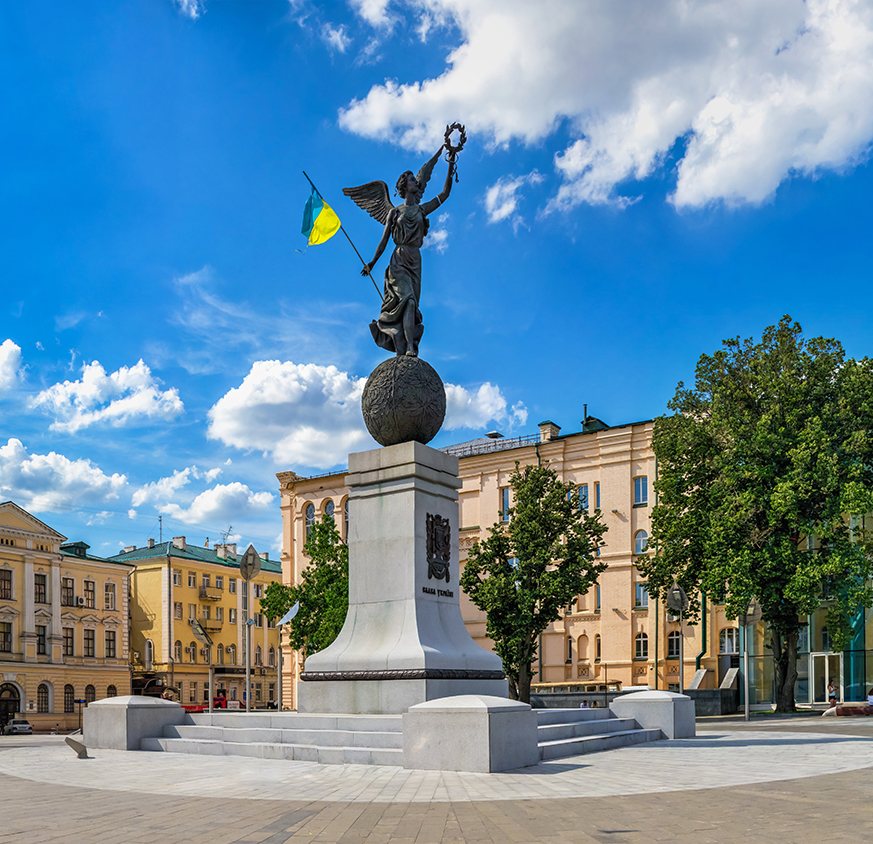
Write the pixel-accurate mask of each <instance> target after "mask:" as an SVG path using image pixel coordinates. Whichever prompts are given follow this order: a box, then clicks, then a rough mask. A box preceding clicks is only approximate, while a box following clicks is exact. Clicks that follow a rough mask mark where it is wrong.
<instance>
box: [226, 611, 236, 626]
mask: <svg viewBox="0 0 873 844" xmlns="http://www.w3.org/2000/svg"><path fill="white" fill-rule="evenodd" d="M227 620H228V622H229V623H230V624H236V610H235V609H234V608H233V607H231V608H229V609H228V611H227Z"/></svg>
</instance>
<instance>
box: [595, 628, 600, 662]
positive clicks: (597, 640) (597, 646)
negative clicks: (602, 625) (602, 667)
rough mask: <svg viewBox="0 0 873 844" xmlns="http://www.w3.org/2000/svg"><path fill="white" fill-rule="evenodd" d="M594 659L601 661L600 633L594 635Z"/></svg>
mask: <svg viewBox="0 0 873 844" xmlns="http://www.w3.org/2000/svg"><path fill="white" fill-rule="evenodd" d="M594 661H595V662H600V634H599V633H598V634H597V635H596V636H595V637H594Z"/></svg>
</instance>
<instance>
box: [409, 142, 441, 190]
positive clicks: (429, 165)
mask: <svg viewBox="0 0 873 844" xmlns="http://www.w3.org/2000/svg"><path fill="white" fill-rule="evenodd" d="M442 151H443V148H442V147H440V148H439V152H437V154H436V155H435V156H434V157H433V158H431V160H430V161H427V162H425V163H424V164H423V165H422V166H421V170H419V171H418V175H417V176H416V177H415V180H416V181H417V182H418V185H419V188H420V189H421V193H419V197H423V196H424V189H425V188H426V187H427V183H428V182H429V181H430V177H431V174H432V173H433V168H434V167H436V163H437V161H439V157H440V153H441V152H442Z"/></svg>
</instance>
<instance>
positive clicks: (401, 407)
mask: <svg viewBox="0 0 873 844" xmlns="http://www.w3.org/2000/svg"><path fill="white" fill-rule="evenodd" d="M361 410H362V411H363V413H364V422H365V423H366V425H367V430H368V431H369V432H370V435H371V436H372V437H373V439H374V440H376V442H377V443H379V444H380V445H398V444H399V443H406V442H412V441H413V440H415V441H417V442H420V443H429V442H430V441H431V440H432V439H433V438H434V437H435V436H436V435H437V433H438V432H439V429H440V427H441V426H442V424H443V419H445V416H446V390H445V387H443V382H442V380H441V379H440V377H439V375H437V371H436V370H435V369H434V368H433V367H432V366H431V365H430V364H429V363H427V362H426V361H423V360H422V359H421V358H414V357H407V356H406V355H401V356H399V357H393V358H389V359H388V360H386V361H383V362H382V363H380V364H379V365H378V366H377V367H376V368H375V369H374V370H373V372H372V373H371V375H370V377H369V378H368V379H367V384H366V386H365V387H364V395H363V397H362V399H361Z"/></svg>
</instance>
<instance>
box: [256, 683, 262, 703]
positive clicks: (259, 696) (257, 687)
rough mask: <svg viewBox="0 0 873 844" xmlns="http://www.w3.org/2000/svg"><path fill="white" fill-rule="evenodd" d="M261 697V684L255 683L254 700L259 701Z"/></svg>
mask: <svg viewBox="0 0 873 844" xmlns="http://www.w3.org/2000/svg"><path fill="white" fill-rule="evenodd" d="M260 699H261V684H260V683H255V700H257V701H259V700H260Z"/></svg>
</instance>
